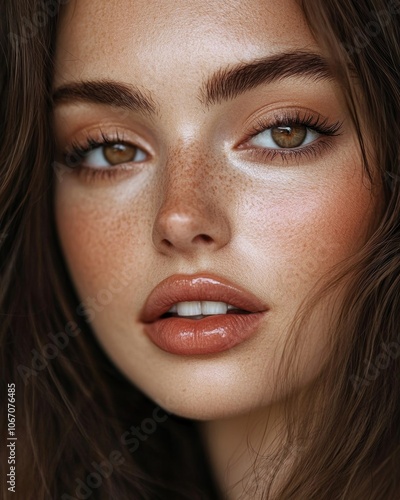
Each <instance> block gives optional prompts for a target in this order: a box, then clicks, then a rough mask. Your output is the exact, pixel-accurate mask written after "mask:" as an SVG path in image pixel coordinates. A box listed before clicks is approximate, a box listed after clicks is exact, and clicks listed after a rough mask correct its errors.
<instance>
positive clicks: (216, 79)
mask: <svg viewBox="0 0 400 500" xmlns="http://www.w3.org/2000/svg"><path fill="white" fill-rule="evenodd" d="M294 76H297V77H308V78H311V79H312V80H314V81H318V80H323V79H325V80H334V77H333V74H332V72H331V70H330V66H329V64H328V62H327V60H326V59H324V58H323V57H322V56H321V55H319V54H316V53H312V52H305V51H296V52H284V53H278V54H273V55H271V56H268V57H265V58H263V59H257V60H253V61H250V62H245V63H240V64H238V65H236V66H233V67H230V68H222V69H219V70H217V71H216V72H214V73H213V74H212V75H211V76H210V77H209V78H208V79H207V81H205V82H204V84H203V85H202V87H201V88H200V91H199V96H198V98H199V100H200V102H201V103H202V104H203V105H204V106H209V105H212V104H216V103H220V102H222V101H224V100H225V101H226V100H231V99H234V98H235V97H237V96H238V95H239V94H242V93H244V92H247V91H249V90H251V89H253V88H255V87H257V86H259V85H266V84H270V83H273V82H276V81H279V80H282V79H284V78H289V77H294ZM52 99H53V106H54V105H57V104H58V103H62V102H90V103H96V104H107V105H110V106H116V107H120V108H125V109H128V110H132V111H136V112H141V113H145V114H155V113H156V112H157V106H156V101H155V99H153V97H152V95H151V93H150V92H146V93H145V92H143V91H142V90H140V89H139V88H138V87H135V86H133V85H129V84H126V83H122V82H117V81H114V80H106V79H104V80H89V81H76V82H71V83H68V84H65V85H61V86H60V87H58V88H57V89H55V91H54V93H53V96H52Z"/></svg>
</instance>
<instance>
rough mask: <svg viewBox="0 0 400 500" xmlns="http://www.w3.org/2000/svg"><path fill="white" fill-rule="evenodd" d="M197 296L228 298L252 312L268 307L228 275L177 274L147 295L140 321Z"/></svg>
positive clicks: (146, 321)
mask: <svg viewBox="0 0 400 500" xmlns="http://www.w3.org/2000/svg"><path fill="white" fill-rule="evenodd" d="M196 300H210V301H216V302H226V303H227V304H231V305H233V306H235V307H236V308H238V309H244V310H246V311H249V312H252V313H255V312H261V311H266V310H267V309H268V306H267V305H266V304H264V302H263V301H262V300H260V299H259V298H258V297H256V296H255V295H253V294H252V293H251V292H249V291H248V290H245V289H244V288H242V287H240V286H238V285H236V284H234V283H232V282H230V281H229V280H227V279H226V278H221V277H219V276H215V275H212V274H208V273H201V274H196V275H190V276H189V275H183V274H175V275H173V276H170V277H169V278H166V279H165V280H163V281H161V282H160V283H159V284H158V285H157V286H156V287H155V288H154V290H153V291H152V292H151V293H150V295H149V296H148V297H147V300H146V302H145V304H144V307H143V309H142V311H141V313H140V321H142V322H143V323H151V322H153V321H156V320H157V319H159V318H160V316H162V315H163V314H165V313H166V312H167V311H168V310H169V309H171V307H172V306H173V305H174V304H176V303H177V302H190V301H196Z"/></svg>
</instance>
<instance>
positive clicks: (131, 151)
mask: <svg viewBox="0 0 400 500" xmlns="http://www.w3.org/2000/svg"><path fill="white" fill-rule="evenodd" d="M139 151H140V150H139V148H137V147H135V146H130V145H128V144H123V143H116V144H111V145H106V146H103V154H104V158H105V159H106V160H107V161H108V162H109V163H110V164H111V165H118V164H119V163H129V162H131V161H134V160H135V161H137V159H135V157H136V155H137V154H138V152H139Z"/></svg>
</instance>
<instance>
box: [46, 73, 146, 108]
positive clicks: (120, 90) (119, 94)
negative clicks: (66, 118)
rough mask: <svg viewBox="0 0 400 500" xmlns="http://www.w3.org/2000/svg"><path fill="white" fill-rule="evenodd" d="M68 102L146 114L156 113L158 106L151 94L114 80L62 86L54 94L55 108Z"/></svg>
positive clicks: (77, 82) (73, 83)
mask: <svg viewBox="0 0 400 500" xmlns="http://www.w3.org/2000/svg"><path fill="white" fill-rule="evenodd" d="M66 102H71V103H74V102H89V103H94V104H107V105H109V106H115V107H117V108H125V109H128V110H129V111H137V112H142V113H145V114H154V113H155V112H156V105H155V103H154V101H153V99H152V97H151V95H150V94H148V95H147V93H146V94H145V93H144V92H143V91H142V90H140V89H139V88H137V87H134V86H133V85H128V84H126V83H122V82H117V81H114V80H87V81H76V82H71V83H67V84H65V85H61V86H60V87H58V88H56V89H55V90H54V92H53V95H52V103H53V107H54V106H55V105H57V104H59V103H66Z"/></svg>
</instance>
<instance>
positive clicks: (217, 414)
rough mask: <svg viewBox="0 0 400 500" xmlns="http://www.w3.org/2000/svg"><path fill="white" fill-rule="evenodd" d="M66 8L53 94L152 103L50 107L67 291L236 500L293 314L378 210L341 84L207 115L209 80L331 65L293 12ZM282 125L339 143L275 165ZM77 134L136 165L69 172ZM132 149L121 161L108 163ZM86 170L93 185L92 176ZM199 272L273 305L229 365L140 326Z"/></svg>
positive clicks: (318, 354) (172, 5) (320, 327)
mask: <svg viewBox="0 0 400 500" xmlns="http://www.w3.org/2000/svg"><path fill="white" fill-rule="evenodd" d="M63 8H64V11H63V16H62V18H61V22H60V27H59V35H58V40H57V50H56V71H55V79H54V89H55V90H56V89H59V88H60V87H62V86H65V85H69V84H73V83H77V82H82V81H98V80H102V81H104V80H113V81H116V82H119V83H121V84H124V85H127V86H131V87H130V88H133V87H134V88H135V89H137V90H138V91H139V92H140V93H141V97H143V98H145V99H146V103H147V105H148V106H147V109H144V107H143V106H142V107H140V106H139V108H140V109H139V108H138V109H133V108H132V109H128V108H127V107H117V106H111V105H109V104H106V103H103V104H99V103H94V102H89V101H88V100H87V99H83V98H81V97H80V98H79V99H78V100H77V99H76V98H73V97H71V95H69V97H65V93H64V98H63V99H59V100H58V101H57V102H56V105H55V110H54V129H55V133H56V140H57V145H58V151H59V153H58V159H57V163H56V164H57V165H59V164H61V163H65V164H67V167H66V168H65V169H64V170H61V171H60V172H57V182H56V190H55V205H54V207H55V214H56V222H57V228H58V232H59V236H60V240H61V244H62V247H63V251H64V254H65V259H66V262H67V265H68V268H69V271H70V274H71V277H72V279H73V281H74V283H75V285H76V288H77V291H78V293H79V295H80V298H81V299H82V302H83V303H84V304H86V306H87V307H89V308H90V311H91V317H90V320H91V325H92V327H93V330H94V332H95V334H96V336H97V338H98V339H99V341H100V343H101V345H102V346H103V348H104V350H105V352H106V353H107V354H108V355H109V357H110V358H111V360H112V361H113V362H114V363H115V364H116V366H117V367H118V368H119V369H120V370H121V371H122V372H123V373H124V374H125V375H126V376H127V377H128V378H129V379H130V380H131V381H132V382H133V383H134V384H135V385H136V386H137V387H139V388H140V389H141V390H142V391H143V392H144V393H146V394H147V395H148V396H149V397H150V398H152V399H153V400H154V401H155V402H156V403H158V404H159V405H161V406H162V407H163V408H165V409H166V410H167V411H170V412H173V413H176V414H178V415H181V416H184V417H188V418H192V419H196V420H199V421H201V423H200V424H199V425H200V426H201V429H202V430H203V431H204V436H205V439H206V440H207V443H208V446H209V451H210V456H211V459H212V462H213V464H214V466H215V470H216V473H217V477H218V479H219V481H220V483H221V485H222V487H223V488H224V489H225V490H226V491H228V490H229V495H230V496H229V498H230V499H235V498H239V495H240V493H243V486H241V485H237V486H233V485H234V484H235V483H236V482H237V481H239V480H240V479H241V478H242V476H243V474H244V472H245V471H246V470H247V468H248V467H249V466H250V464H251V460H252V459H253V458H254V455H252V453H251V452H247V451H246V449H247V445H246V437H247V434H248V432H251V433H252V438H251V439H252V440H253V441H252V443H253V445H254V446H255V447H257V446H258V445H260V443H261V433H262V430H263V425H264V426H265V422H266V417H267V416H269V417H270V419H269V423H268V428H267V433H266V435H267V438H266V439H265V442H264V444H263V446H264V448H263V449H265V450H267V449H268V443H271V441H272V439H273V437H274V435H275V434H276V427H275V426H274V425H273V423H274V422H275V423H276V422H279V415H280V399H281V397H282V396H284V395H285V394H284V393H283V392H277V390H276V387H277V369H278V365H279V361H280V360H281V357H282V355H283V354H284V352H285V342H286V341H287V336H288V331H289V326H290V324H291V322H292V320H293V319H294V316H295V314H296V311H297V310H298V308H299V306H300V305H301V303H302V301H303V300H305V299H306V297H307V295H308V294H309V293H310V292H311V291H313V290H314V289H315V287H316V284H317V281H318V280H319V279H320V278H321V277H322V276H324V275H325V274H326V273H327V272H328V271H329V270H330V269H331V268H332V267H333V266H334V265H335V264H338V263H340V262H341V261H343V260H344V259H345V258H346V257H349V256H350V255H352V254H354V252H355V251H357V249H358V248H360V247H361V245H362V244H363V242H364V241H365V239H366V238H367V235H368V233H369V230H370V226H371V223H372V221H373V216H374V211H375V210H376V206H377V202H376V196H375V194H374V192H373V191H372V189H371V186H370V185H369V182H368V179H367V178H366V176H365V174H364V171H363V166H362V161H361V154H360V150H359V146H358V142H357V139H356V134H355V131H354V129H353V128H352V125H351V123H350V120H349V116H348V113H347V110H346V107H345V105H344V99H343V95H342V94H341V90H340V86H339V85H338V83H337V82H335V80H334V79H329V78H319V79H316V78H313V77H311V76H291V77H287V78H281V79H280V80H278V81H273V82H267V81H266V82H264V83H260V84H259V85H254V86H253V87H252V88H249V89H247V90H245V91H244V92H238V93H237V94H235V95H231V96H230V97H229V98H228V99H220V100H216V101H215V102H205V98H204V95H205V94H204V92H205V88H206V87H205V82H206V81H207V80H208V79H210V78H211V77H212V76H213V75H215V73H217V72H220V74H221V71H224V70H229V69H232V68H234V67H237V65H239V64H246V63H251V62H253V61H255V60H261V59H265V58H267V57H269V56H273V55H276V54H280V53H288V52H298V51H302V52H310V53H316V54H320V55H322V56H324V55H325V54H323V52H322V50H321V48H320V47H319V46H318V45H317V43H316V42H315V40H314V38H313V37H312V35H311V33H310V31H309V28H308V27H307V25H306V23H305V20H304V19H303V16H302V12H301V11H300V9H299V7H298V5H297V3H296V2H295V1H292V0H283V1H280V2H276V1H274V0H263V1H261V0H240V1H239V0H225V1H222V2H211V1H204V0H174V1H172V0H171V1H170V0H164V1H162V2H159V1H154V0H134V1H131V0H119V1H118V2H116V1H102V0H93V1H90V2H85V1H83V0H76V1H71V2H69V3H68V4H67V5H66V6H64V7H63ZM150 108H151V109H150ZM284 113H286V115H287V114H288V113H289V114H290V113H291V114H292V115H293V114H295V115H296V113H297V114H298V116H301V117H302V118H304V117H312V118H313V119H319V121H320V122H323V121H324V120H325V123H326V124H328V125H334V124H340V130H339V131H338V132H337V135H334V136H325V135H319V134H318V133H317V134H316V133H313V132H312V131H311V130H308V131H307V140H308V141H310V142H309V143H308V144H307V145H306V146H302V147H303V149H304V148H307V147H309V146H310V144H312V147H313V148H314V149H313V151H312V152H311V151H308V153H305V154H301V153H300V154H297V155H291V156H290V155H286V156H284V157H282V156H281V154H280V153H282V151H281V150H279V149H278V150H277V149H274V148H277V147H278V146H277V145H276V144H274V143H273V141H272V142H271V137H270V136H268V132H264V133H263V132H259V135H256V134H257V131H258V128H257V127H258V126H259V125H260V122H262V123H264V124H265V123H270V124H272V123H273V120H274V119H275V117H276V116H277V115H279V116H281V115H282V114H284ZM286 115H285V116H286ZM281 125H282V126H284V125H285V123H281ZM265 128H267V127H265ZM302 131H303V132H304V127H303V129H300V132H299V133H301V132H302ZM262 134H263V135H262ZM88 135H89V136H90V137H91V138H92V140H95V141H98V142H101V141H102V135H105V136H106V137H107V138H108V140H109V141H110V142H113V141H114V142H115V143H117V144H118V143H121V142H123V143H124V144H129V145H131V146H130V147H131V149H128V150H126V149H124V150H123V152H122V153H121V152H117V153H116V152H115V150H112V149H110V147H108V149H106V150H103V149H101V146H98V147H97V149H95V150H93V151H92V152H90V153H88V154H86V156H85V158H83V160H82V164H83V165H84V166H85V168H84V169H82V170H81V171H80V172H78V170H74V169H72V168H71V162H70V159H71V155H70V152H71V149H72V145H73V144H75V143H79V144H80V145H84V144H85V141H86V138H87V136H88ZM252 135H254V137H251V136H252ZM135 147H137V148H139V149H137V150H136V149H135ZM302 147H300V148H298V149H297V152H298V151H299V149H301V148H302ZM132 148H133V149H132ZM65 151H67V152H68V154H67V155H65V154H64V152H65ZM132 151H133V152H134V155H133V156H131V161H125V162H123V163H121V164H120V165H114V166H113V165H111V164H107V162H106V161H105V158H106V159H107V158H108V159H110V158H111V159H115V158H124V159H125V158H126V157H128V156H129V152H132ZM104 152H105V155H106V156H104V154H103V153H104ZM287 152H288V151H287V150H286V151H284V152H283V153H284V154H285V153H287ZM273 153H274V154H273ZM275 153H276V154H275ZM289 153H290V151H289ZM66 156H67V158H66ZM68 162H69V163H68ZM118 168H119V170H118ZM94 169H99V170H98V171H97V174H99V173H100V175H97V176H96V177H93V176H91V177H89V175H88V173H89V174H90V172H93V170H94ZM112 169H114V170H115V169H117V170H118V172H117V173H116V175H114V176H110V175H108V173H109V172H110V171H111V170H112ZM100 170H101V171H100ZM201 272H207V273H213V274H215V275H217V276H221V277H225V278H227V279H230V280H233V281H234V282H235V283H237V284H238V285H240V286H242V287H244V288H247V289H248V290H250V291H251V292H252V293H254V294H255V295H257V296H258V297H260V298H261V299H263V300H264V301H265V302H266V303H267V304H268V305H269V309H270V310H269V312H268V315H267V316H266V318H265V321H264V322H263V323H262V325H261V327H260V329H259V330H258V331H257V332H256V334H255V335H254V336H253V337H251V338H250V339H248V340H246V341H245V342H243V343H241V344H239V345H237V346H235V347H234V348H232V349H229V350H227V351H224V352H221V353H218V354H213V355H203V356H179V355H174V354H170V353H168V352H164V351H163V350H161V349H159V348H158V347H157V346H155V345H154V344H153V343H152V342H151V341H150V340H149V338H148V337H147V336H146V335H145V333H144V330H143V325H142V324H141V323H140V321H139V314H140V310H141V308H142V307H143V305H144V302H145V300H146V298H147V296H148V295H149V293H150V292H151V291H152V290H153V288H154V287H155V286H156V285H157V284H158V283H159V282H160V281H162V280H163V279H165V278H167V277H168V276H171V275H173V274H175V273H184V274H189V275H190V274H193V273H201ZM325 318H326V316H325V314H324V308H323V305H322V304H321V305H320V307H319V309H318V310H317V312H316V314H315V317H313V318H312V321H311V325H310V326H309V328H308V329H307V330H304V331H300V332H298V337H297V341H298V342H299V352H300V353H301V358H300V361H301V362H300V364H299V377H298V382H297V386H296V387H295V388H294V389H293V388H292V389H290V390H291V391H292V392H293V396H294V397H295V396H296V394H297V393H299V392H300V391H301V390H302V389H303V388H304V387H306V386H307V385H308V384H310V383H312V381H313V380H314V379H315V378H316V376H317V375H318V373H319V371H320V369H321V367H322V364H323V362H322V361H323V356H324V349H325V347H326V345H327V325H326V320H325ZM287 390H288V391H289V386H288V388H287ZM268 436H269V438H268ZM233 455H234V456H235V460H233V462H232V463H231V464H230V465H231V468H230V472H229V474H228V473H226V467H227V464H228V462H229V460H230V459H233ZM236 459H238V461H236ZM235 461H236V462H235ZM250 482H251V478H250ZM252 498H253V497H252ZM254 498H256V497H254Z"/></svg>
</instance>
